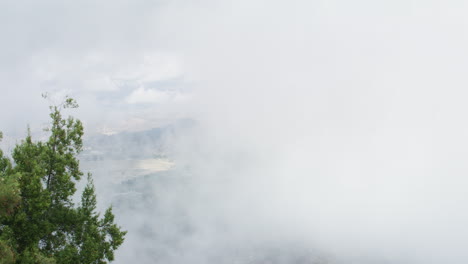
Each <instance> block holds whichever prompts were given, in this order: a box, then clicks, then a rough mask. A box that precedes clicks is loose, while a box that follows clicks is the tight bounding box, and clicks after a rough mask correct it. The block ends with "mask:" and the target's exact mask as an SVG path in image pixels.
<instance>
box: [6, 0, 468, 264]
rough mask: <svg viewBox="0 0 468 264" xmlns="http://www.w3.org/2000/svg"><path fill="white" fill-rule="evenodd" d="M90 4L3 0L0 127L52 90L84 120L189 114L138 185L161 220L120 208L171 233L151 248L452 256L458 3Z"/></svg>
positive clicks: (155, 119)
mask: <svg viewBox="0 0 468 264" xmlns="http://www.w3.org/2000/svg"><path fill="white" fill-rule="evenodd" d="M101 3H102V4H100V5H97V4H92V3H91V2H80V3H70V4H67V5H65V4H63V3H62V2H60V3H58V2H54V1H45V2H42V3H41V4H40V5H39V4H38V3H35V2H33V1H31V2H24V4H18V3H14V4H11V3H2V4H1V5H2V8H0V10H2V11H0V12H2V15H0V17H1V21H0V22H2V23H0V25H2V26H1V28H0V30H1V31H2V32H4V34H5V36H6V39H7V40H8V41H5V42H3V43H2V44H0V49H1V51H0V52H1V54H2V55H3V56H2V57H4V58H5V59H4V60H2V63H1V65H0V79H1V86H2V87H3V88H1V89H2V90H1V91H2V96H1V97H0V105H1V107H2V111H1V114H0V117H1V118H0V120H2V122H1V123H0V124H1V125H2V129H4V128H3V127H6V128H5V130H8V129H10V128H15V127H17V126H19V125H18V124H21V126H23V124H24V123H27V122H28V121H30V120H31V119H33V120H36V118H38V119H37V120H39V117H38V116H39V114H41V116H45V115H44V114H42V113H41V111H42V110H40V111H36V108H38V109H39V105H43V103H40V102H38V101H39V99H36V98H38V97H39V96H36V95H35V94H36V93H37V94H40V92H42V91H44V90H46V91H47V90H52V91H62V90H64V89H65V91H66V92H67V93H70V94H71V95H73V96H76V97H78V99H79V100H80V102H81V104H82V107H81V110H80V111H82V112H81V114H82V116H84V120H85V121H87V122H88V123H89V124H90V126H91V127H93V126H98V124H101V123H102V122H104V123H106V124H107V125H109V126H115V127H119V129H121V130H125V129H123V128H125V127H127V126H126V125H125V124H128V123H125V120H145V122H148V124H150V125H149V126H157V125H158V124H159V123H160V122H161V120H166V119H176V118H178V117H190V118H192V119H194V120H197V126H196V127H194V128H193V129H191V130H189V131H186V132H185V133H184V134H183V135H180V136H177V137H175V138H173V139H171V144H172V148H173V150H172V153H171V155H172V156H173V157H174V159H175V160H176V164H178V166H181V167H184V168H190V170H189V171H190V173H189V174H190V175H191V177H189V178H190V180H188V182H187V183H186V185H181V186H179V187H174V188H173V189H169V190H160V189H157V188H156V187H154V188H156V189H155V191H156V190H157V191H159V192H160V195H159V199H160V200H159V201H160V202H159V203H160V206H162V207H161V208H163V209H161V211H158V212H159V213H160V214H157V213H155V214H154V215H151V217H153V218H154V219H162V220H154V223H151V222H145V221H143V220H144V219H146V218H145V217H147V216H148V215H145V214H144V210H145V208H140V209H138V210H136V211H135V212H134V213H133V214H132V215H131V217H134V218H135V219H137V220H135V221H134V223H139V222H138V220H141V222H142V223H144V224H145V225H146V226H147V227H148V228H154V229H158V226H161V229H162V231H161V230H160V232H162V233H164V237H166V238H171V237H172V238H174V239H175V240H177V241H179V242H178V244H177V245H178V246H177V247H171V246H168V248H167V249H166V251H164V252H166V253H167V255H165V259H166V260H167V261H166V262H165V263H187V262H191V263H208V262H209V261H210V260H211V261H213V258H214V259H216V258H215V256H213V255H216V254H215V253H213V252H224V251H222V250H221V248H224V250H225V251H229V250H234V251H235V249H239V248H241V245H242V244H247V245H250V246H251V248H255V245H265V244H268V246H269V247H270V246H271V247H272V248H275V249H276V251H281V250H282V249H283V250H285V249H286V248H298V249H299V248H300V249H302V248H305V249H311V250H312V251H314V250H316V251H317V252H320V253H317V255H322V254H324V255H330V259H333V261H335V262H337V263H365V261H366V260H367V262H368V263H415V264H418V263H425V264H427V263H466V261H467V260H468V254H467V253H466V250H465V245H466V242H467V240H468V228H466V226H465V223H466V222H467V220H468V214H467V213H466V210H464V205H465V204H466V203H467V202H468V197H467V195H466V192H465V190H464V186H465V185H466V184H467V180H466V177H465V175H466V174H467V172H468V167H467V166H466V162H465V161H466V159H467V158H468V152H467V151H466V150H467V149H468V148H467V147H468V140H467V138H466V131H467V130H468V126H467V124H466V122H464V119H465V118H464V117H465V113H466V112H467V110H468V109H467V107H466V104H465V100H464V98H465V97H466V96H467V92H466V89H465V88H466V86H467V79H466V77H465V75H466V74H465V71H466V69H467V66H468V65H467V62H468V60H467V59H468V58H467V57H468V52H467V50H466V46H467V44H468V43H467V42H468V39H467V38H466V32H467V30H468V28H467V26H468V21H467V17H466V15H465V14H466V11H468V10H467V9H468V7H467V6H466V4H465V3H463V2H462V1H392V2H375V1H364V0H359V1H353V2H349V1H313V2H310V1H288V2H287V3H286V2H280V1H262V0H254V1H243V0H241V1H210V0H200V1H157V2H152V3H149V2H147V1H132V2H130V1H128V2H127V1H113V2H112V3H111V2H106V1H104V2H101ZM154 54H159V55H154ZM178 94H180V95H183V96H187V98H189V99H186V100H177V99H176V98H177V96H178ZM12 102H15V103H12ZM41 107H42V106H41ZM30 108H34V111H29V110H27V109H30ZM41 109H42V108H41ZM46 110H47V109H46V108H45V109H44V112H45V111H46ZM11 112H13V113H18V114H15V115H11ZM96 113H98V114H96ZM36 114H37V115H38V116H37V117H36ZM122 120H123V121H122ZM119 122H120V123H121V124H120V125H118V126H117V125H115V124H116V123H119ZM122 123H123V124H122ZM122 127H123V128H122ZM21 129H23V127H21ZM11 130H12V132H15V131H17V130H16V129H11ZM6 132H7V131H6ZM175 186H177V184H175ZM158 208H159V207H158ZM173 208H177V210H180V212H182V213H180V214H182V216H181V215H180V214H179V213H174V210H175V209H173ZM164 212H166V213H167V214H164ZM177 212H179V211H177ZM139 214H141V215H140V216H139ZM123 217H129V218H130V216H129V215H127V216H123ZM158 217H159V218H158ZM178 217H183V219H186V221H187V222H188V223H189V226H190V228H191V229H190V230H191V231H190V232H188V231H180V230H179V229H175V230H174V229H171V228H174V225H170V224H167V223H170V222H174V221H175V219H178ZM164 223H166V224H167V225H164ZM142 225H143V224H142ZM164 228H166V229H164ZM187 233H189V234H191V235H187ZM291 245H293V246H291ZM140 246H141V245H140V244H139V243H138V239H137V238H135V237H133V238H130V239H129V241H128V242H127V244H126V247H127V250H123V251H122V253H120V255H119V256H118V257H119V258H120V259H121V260H122V261H123V262H122V263H124V262H125V261H126V260H129V259H132V258H133V257H134V256H132V255H131V254H132V253H131V252H132V251H133V252H135V250H136V248H138V247H140ZM145 247H148V251H150V252H151V249H152V248H153V249H154V248H155V247H161V245H154V244H151V243H146V244H145ZM247 247H248V246H247ZM278 248H279V249H278ZM176 249H177V250H176ZM243 252H244V251H243ZM144 259H148V262H150V261H151V259H152V258H151V256H148V255H146V256H145V258H144ZM219 259H223V258H222V256H221V257H219V258H218V259H217V260H218V262H217V263H220V262H219ZM189 260H191V261H189ZM224 262H225V263H229V262H228V260H225V261H224ZM286 262H287V261H286ZM213 263H214V262H213ZM246 263H248V262H246Z"/></svg>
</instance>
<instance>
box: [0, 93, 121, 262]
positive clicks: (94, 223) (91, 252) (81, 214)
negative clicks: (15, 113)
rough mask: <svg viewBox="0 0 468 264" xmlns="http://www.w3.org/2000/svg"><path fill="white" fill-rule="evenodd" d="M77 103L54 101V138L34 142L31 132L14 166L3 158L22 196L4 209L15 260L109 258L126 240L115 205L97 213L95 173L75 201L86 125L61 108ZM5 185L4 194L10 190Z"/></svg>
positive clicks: (4, 228)
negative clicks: (102, 213)
mask: <svg viewBox="0 0 468 264" xmlns="http://www.w3.org/2000/svg"><path fill="white" fill-rule="evenodd" d="M76 107H78V104H77V103H76V101H75V100H73V99H71V98H66V100H65V101H64V102H63V103H62V104H61V105H58V106H51V107H50V110H51V113H50V117H51V119H52V122H51V127H50V129H49V132H50V136H49V139H48V140H47V141H46V142H41V141H38V142H35V141H33V140H32V137H31V135H30V133H29V132H28V135H27V137H26V139H25V140H24V141H22V143H21V144H19V145H17V146H16V147H15V149H14V150H13V153H12V157H13V164H14V165H13V166H12V165H11V164H10V162H9V161H8V160H7V159H4V163H5V164H6V165H4V174H5V176H1V175H3V174H0V176H1V177H2V179H3V178H4V179H10V178H11V179H12V180H11V181H12V182H11V183H8V184H10V185H12V184H17V186H18V190H19V194H20V195H19V196H18V197H16V198H18V200H17V205H15V204H14V203H9V204H11V205H12V208H6V209H3V208H0V209H1V210H3V212H4V213H3V214H4V215H5V217H3V218H1V221H2V222H1V224H0V239H1V238H2V236H3V235H5V236H7V235H8V234H10V235H8V243H9V245H10V246H9V248H10V249H11V251H12V252H13V253H14V257H13V258H14V259H16V263H56V264H62V263H64V264H65V263H107V262H108V261H112V260H113V259H114V254H113V253H114V251H115V250H116V249H117V248H118V247H119V246H120V245H121V244H122V243H123V240H124V236H125V233H126V232H125V231H122V230H121V229H120V227H118V226H117V225H116V224H114V215H113V214H112V209H111V208H109V209H108V210H107V211H106V212H105V214H104V217H103V218H101V217H100V214H99V213H98V212H96V195H95V193H94V185H93V181H92V178H91V175H88V183H87V186H86V188H85V189H84V191H83V194H82V199H81V204H80V205H78V206H75V205H74V203H73V201H72V196H73V194H74V193H75V192H76V187H75V184H76V182H78V181H79V180H80V179H81V177H82V176H83V172H81V170H80V168H79V160H78V159H77V155H78V154H79V153H80V151H81V150H82V147H83V142H82V136H83V125H82V123H81V121H80V120H76V119H74V118H72V117H68V118H64V117H63V116H62V110H63V109H66V108H76ZM1 161H2V160H1V159H0V169H2V165H1V164H2V163H1ZM0 173H2V172H0ZM14 181H16V183H15V182H14ZM1 186H2V185H0V199H1V198H2V196H4V195H7V193H6V192H5V191H3V189H1V188H2V187H1ZM0 254H1V244H0ZM0 264H1V262H0Z"/></svg>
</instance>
